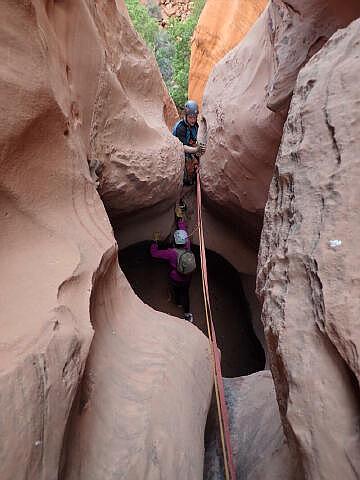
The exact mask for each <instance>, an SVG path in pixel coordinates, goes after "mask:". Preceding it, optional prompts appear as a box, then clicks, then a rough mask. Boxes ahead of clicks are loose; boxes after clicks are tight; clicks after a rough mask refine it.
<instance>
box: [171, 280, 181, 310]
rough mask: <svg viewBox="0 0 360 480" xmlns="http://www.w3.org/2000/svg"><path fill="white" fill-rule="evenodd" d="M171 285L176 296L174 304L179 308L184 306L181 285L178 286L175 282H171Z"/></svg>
mask: <svg viewBox="0 0 360 480" xmlns="http://www.w3.org/2000/svg"><path fill="white" fill-rule="evenodd" d="M170 285H171V289H172V292H173V296H174V303H175V304H176V305H178V306H182V295H181V285H178V284H176V283H175V282H170Z"/></svg>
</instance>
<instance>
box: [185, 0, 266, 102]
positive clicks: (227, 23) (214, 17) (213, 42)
mask: <svg viewBox="0 0 360 480" xmlns="http://www.w3.org/2000/svg"><path fill="white" fill-rule="evenodd" d="M267 3H268V0H207V2H206V3H205V6H204V9H203V11H202V12H201V15H200V18H199V21H198V24H197V26H196V28H195V31H194V34H193V37H192V43H191V58H190V72H189V98H193V99H195V100H197V102H198V103H199V105H201V101H202V96H203V92H204V89H205V85H206V82H207V80H208V78H209V75H210V72H211V70H212V69H213V67H214V65H215V64H216V63H217V62H218V61H219V60H221V59H222V58H223V57H224V56H225V55H226V54H227V53H228V52H229V51H230V50H231V49H232V48H234V47H235V46H236V45H237V44H238V43H239V42H240V40H241V39H242V38H243V37H244V36H245V35H246V33H247V32H248V31H249V29H250V28H251V27H252V25H253V24H254V22H255V20H256V19H257V18H258V17H259V15H260V14H261V12H262V11H263V10H264V8H265V7H266V5H267Z"/></svg>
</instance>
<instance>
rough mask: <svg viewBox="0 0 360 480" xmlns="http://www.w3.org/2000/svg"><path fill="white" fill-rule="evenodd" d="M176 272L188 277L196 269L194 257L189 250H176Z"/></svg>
mask: <svg viewBox="0 0 360 480" xmlns="http://www.w3.org/2000/svg"><path fill="white" fill-rule="evenodd" d="M176 253H177V262H176V270H177V271H178V272H179V273H181V274H182V275H189V274H190V273H192V272H193V271H194V270H195V269H196V260H195V255H194V254H193V252H192V251H191V250H183V249H178V248H177V249H176Z"/></svg>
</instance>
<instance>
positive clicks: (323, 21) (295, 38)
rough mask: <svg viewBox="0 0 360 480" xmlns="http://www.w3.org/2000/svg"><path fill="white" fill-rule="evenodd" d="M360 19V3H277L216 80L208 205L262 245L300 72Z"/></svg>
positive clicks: (209, 117) (210, 110)
mask: <svg viewBox="0 0 360 480" xmlns="http://www.w3.org/2000/svg"><path fill="white" fill-rule="evenodd" d="M359 15H360V4H359V3H358V2H354V1H350V0H349V1H345V2H340V1H338V2H336V1H335V0H334V1H333V2H331V3H329V2H327V1H303V0H301V1H294V0H293V1H291V2H283V1H272V2H270V3H269V5H268V7H267V8H266V10H265V11H264V12H263V14H262V15H261V17H260V18H259V19H258V21H257V22H256V23H255V25H254V27H253V28H252V29H251V31H250V32H249V33H248V34H247V35H246V37H245V38H244V39H243V40H242V41H241V42H240V44H239V45H238V46H237V47H235V48H234V49H233V50H232V51H231V52H230V53H228V54H227V55H226V56H225V57H224V58H223V59H222V60H221V61H220V62H219V63H218V64H217V65H216V67H215V68H214V70H213V71H212V74H211V75H210V78H209V80H208V83H207V86H206V90H205V94H204V100H203V114H204V117H205V121H206V127H207V129H206V132H207V143H208V148H207V152H206V155H205V156H204V157H203V170H202V179H203V187H204V192H205V195H206V199H207V202H208V206H209V207H210V206H211V208H212V209H213V210H214V211H215V210H216V211H218V212H219V213H220V214H221V215H222V216H227V217H228V218H229V220H230V221H233V223H235V224H237V225H239V228H241V229H242V235H243V236H244V237H248V239H249V242H252V243H253V244H254V246H255V247H256V246H257V244H258V241H259V237H260V231H261V225H262V215H263V209H264V206H265V203H266V199H267V194H268V188H269V184H270V180H271V177H272V174H273V168H274V163H275V158H276V154H277V151H278V147H279V144H280V139H281V135H282V129H283V124H284V121H285V119H286V115H287V109H288V103H289V99H290V96H291V93H292V90H293V87H294V83H295V80H296V77H297V74H298V72H299V69H300V68H301V67H302V66H303V65H304V64H305V63H306V62H307V61H308V59H309V58H310V57H311V56H312V55H313V54H314V53H316V51H317V50H318V49H319V48H321V46H322V45H323V44H324V43H325V41H326V40H327V39H328V38H329V37H330V36H331V35H332V34H333V33H334V32H335V31H336V30H337V29H338V28H339V27H342V26H346V25H347V24H348V23H349V22H350V21H351V20H352V19H354V18H356V17H357V16H359ZM204 126H205V125H204Z"/></svg>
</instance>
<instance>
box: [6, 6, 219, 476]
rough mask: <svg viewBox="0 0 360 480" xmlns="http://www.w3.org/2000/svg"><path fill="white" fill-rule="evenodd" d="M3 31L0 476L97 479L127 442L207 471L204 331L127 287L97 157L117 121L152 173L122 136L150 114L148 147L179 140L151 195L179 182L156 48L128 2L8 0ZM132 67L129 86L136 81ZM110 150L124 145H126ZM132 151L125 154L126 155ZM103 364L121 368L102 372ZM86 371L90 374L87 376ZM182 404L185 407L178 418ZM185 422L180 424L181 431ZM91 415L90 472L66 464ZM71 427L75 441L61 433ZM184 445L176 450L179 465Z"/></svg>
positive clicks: (85, 459) (176, 469)
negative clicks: (99, 455)
mask: <svg viewBox="0 0 360 480" xmlns="http://www.w3.org/2000/svg"><path fill="white" fill-rule="evenodd" d="M5 3H6V4H5ZM0 39H1V42H0V50H1V58H2V59H4V61H3V63H2V67H1V71H0V86H1V89H0V91H1V110H0V115H1V120H2V121H1V127H0V143H1V145H2V154H1V158H0V164H1V171H2V175H1V180H0V197H1V198H0V218H1V229H0V239H1V253H0V270H1V280H0V303H1V318H0V336H1V348H0V359H1V362H0V391H1V396H0V407H1V408H0V430H1V436H2V438H1V442H0V472H1V473H0V477H1V480H24V479H25V478H26V479H27V480H38V479H44V480H45V479H46V480H59V479H60V478H61V480H66V478H73V477H72V476H73V475H76V478H78V479H80V478H84V479H85V478H86V479H87V480H88V479H90V478H97V479H98V478H100V477H102V476H103V475H105V476H106V471H108V470H109V469H111V471H112V472H114V475H115V474H116V475H120V474H122V473H123V465H122V464H121V463H119V462H118V459H119V452H122V458H124V457H125V456H126V455H125V453H124V452H126V451H127V452H128V455H127V457H128V461H129V462H130V463H132V464H133V463H135V462H136V463H137V464H140V460H139V457H141V462H142V464H143V465H144V464H145V463H147V465H150V464H151V463H152V462H153V461H154V462H156V469H157V471H158V472H160V473H159V475H160V476H161V475H162V473H161V472H164V473H163V476H164V477H166V478H179V479H180V478H181V479H183V478H189V480H190V478H194V477H198V478H200V477H201V471H202V463H203V462H202V453H201V452H202V449H203V442H202V439H201V433H202V430H203V428H204V424H205V413H204V412H206V409H207V405H208V402H209V397H210V393H211V374H210V373H211V372H210V366H209V365H210V364H209V361H208V347H207V341H206V338H205V337H204V336H202V335H201V334H200V333H199V332H197V331H196V329H195V328H193V327H192V326H190V325H185V324H184V323H182V322H180V321H179V320H178V321H176V320H175V319H173V318H171V317H169V316H166V315H164V314H159V313H157V312H155V311H153V310H151V309H150V308H149V307H147V306H145V305H144V304H142V303H141V302H140V301H139V300H138V299H137V297H136V296H135V295H134V293H133V292H132V291H131V290H130V287H129V286H128V284H127V282H126V280H125V278H124V276H123V275H122V274H121V273H120V271H119V268H118V266H117V246H116V243H115V240H114V237H113V234H112V229H111V226H110V224H109V221H108V218H107V215H106V212H105V209H104V207H103V204H102V202H101V201H100V198H99V196H98V194H97V192H96V189H95V186H94V181H93V180H92V178H91V176H90V172H89V166H88V163H87V161H88V162H89V163H90V167H92V166H93V165H94V163H93V162H94V161H95V160H96V159H97V153H96V152H98V151H99V149H100V147H99V145H100V146H102V147H104V145H105V138H106V137H107V135H108V136H110V133H111V134H112V135H113V139H115V137H116V135H115V126H114V125H115V124H116V125H117V137H118V138H120V139H121V144H122V145H123V146H124V152H125V150H126V152H128V155H129V157H126V156H125V153H124V157H123V158H124V165H127V164H129V163H131V162H134V167H133V170H132V171H133V172H137V169H139V171H140V170H141V166H139V167H136V166H135V160H136V159H137V160H139V159H141V158H143V157H141V155H140V153H139V151H138V152H137V153H136V151H135V154H134V156H133V157H131V158H130V153H131V152H132V151H133V150H132V147H131V148H130V147H126V148H125V145H126V140H125V139H126V138H127V140H128V142H129V144H128V145H130V144H131V141H130V140H131V138H130V136H129V135H130V134H129V132H130V130H129V129H128V130H127V129H126V128H127V127H126V125H127V122H128V121H130V122H131V121H133V122H135V121H136V122H138V123H139V124H140V125H141V126H142V127H141V128H142V130H141V131H142V133H143V134H146V133H148V138H150V137H151V145H154V144H153V138H154V137H153V134H154V129H156V128H157V127H158V126H159V125H160V124H161V125H160V126H161V128H160V127H159V128H158V129H157V140H158V149H157V150H156V149H154V152H155V153H158V154H159V155H161V154H162V153H161V152H163V151H164V150H165V145H167V148H168V152H167V157H166V159H167V162H168V163H169V164H170V167H169V168H170V173H169V176H168V177H166V180H164V175H163V174H161V175H160V173H158V174H157V173H156V172H157V170H156V169H157V168H160V169H161V168H162V165H159V162H158V160H157V161H155V160H154V167H153V170H152V178H155V179H157V180H155V181H154V180H153V183H152V187H153V188H155V186H156V181H158V182H159V183H161V192H160V194H159V195H157V196H156V198H155V200H154V201H158V199H159V196H160V198H162V197H161V195H166V194H167V193H166V192H168V191H169V190H170V189H171V188H174V186H176V185H177V183H178V182H179V181H180V179H181V175H180V170H181V165H180V163H181V161H180V160H179V158H180V157H178V156H177V154H174V151H175V152H176V148H177V143H176V141H175V142H174V140H173V139H172V136H171V134H170V133H169V132H168V130H167V128H166V125H165V121H163V120H162V118H163V117H164V119H165V113H166V112H165V113H164V115H163V108H165V107H164V106H165V105H166V102H168V100H166V101H165V102H164V103H163V102H162V98H163V96H164V95H165V94H164V89H163V84H162V83H161V82H160V81H157V79H158V80H159V79H160V77H159V74H158V71H157V70H156V71H155V69H154V68H153V63H151V61H149V63H148V61H147V60H146V59H145V55H148V54H147V53H146V52H145V49H144V48H143V47H140V41H139V40H138V38H137V37H136V35H135V34H134V32H133V30H132V28H131V27H130V25H129V21H128V16H127V13H126V11H125V7H124V4H123V2H121V1H117V2H115V1H107V2H97V1H82V0H78V1H76V2H43V1H40V0H34V1H26V2H22V1H18V2H3V5H2V9H1V29H0ZM111 45H115V46H116V48H115V47H114V48H113V47H112V46H111ZM132 48H134V50H132ZM122 49H123V50H122ZM124 51H126V55H125V54H122V55H121V52H124ZM116 52H117V53H118V54H119V56H118V57H117V55H116ZM139 56H140V58H139ZM147 58H149V57H147ZM141 62H142V64H143V67H144V71H143V76H146V78H147V80H145V79H141V81H142V85H143V90H141V88H139V94H138V96H136V88H135V82H136V81H138V79H139V75H140V66H139V64H140V63H141ZM133 66H134V70H133ZM131 81H132V82H133V87H132V89H130V88H128V89H127V90H126V88H125V87H126V85H127V84H129V83H131ZM144 85H145V87H144ZM155 86H156V92H155V91H154V90H151V89H152V88H153V89H155ZM114 92H118V94H117V97H116V98H117V100H116V101H115V102H114V95H115V93H114ZM152 92H154V105H152V104H151V101H152V100H151V98H152V97H151V95H152ZM145 97H146V102H145V103H146V108H147V109H146V108H145V106H144V105H143V104H142V102H143V101H144V98H145ZM111 102H113V103H111ZM110 103H111V105H110ZM143 109H144V111H145V112H147V113H146V115H148V117H141V118H140V114H138V113H136V112H138V111H140V110H143ZM106 115H108V122H109V124H107V123H106ZM123 117H124V118H125V119H126V121H124V124H122V123H121V119H122V118H123ZM150 117H152V120H146V118H150ZM129 119H130V120H129ZM161 122H162V123H161ZM122 125H123V128H122ZM155 127H156V128H155ZM126 132H127V133H128V135H125V134H126ZM114 141H115V140H114ZM109 144H110V142H109ZM114 145H115V143H114ZM114 145H113V146H114ZM144 145H145V143H144ZM170 147H174V148H171V149H170ZM153 148H154V147H153ZM100 150H101V149H100ZM101 151H102V150H101ZM111 152H113V153H112V154H114V155H115V156H117V150H116V145H115V146H114V148H113V149H111ZM99 158H100V163H101V162H102V160H103V158H102V157H100V155H99ZM146 161H150V160H146ZM146 161H145V160H144V163H145V164H146ZM163 161H164V162H165V160H164V158H163ZM177 162H178V163H177ZM109 163H110V162H109ZM121 165H122V164H121V162H120V160H119V157H117V163H116V168H117V169H121V168H123V167H122V166H121ZM106 168H107V167H106V161H105V160H104V169H105V170H106ZM109 168H111V167H109ZM124 170H126V171H128V170H127V168H125V167H124ZM139 175H140V174H139ZM139 175H138V176H137V175H135V174H134V176H133V177H131V176H130V177H127V176H126V174H125V176H124V178H127V179H128V182H129V184H131V185H132V187H131V188H133V189H135V187H136V188H137V189H138V191H139V193H141V192H142V191H143V192H144V198H143V201H144V203H145V202H146V201H149V202H151V201H152V200H151V198H152V197H151V194H148V193H146V192H147V189H148V186H145V187H142V186H141V185H142V183H141V182H139V181H138V179H139ZM102 182H103V185H106V180H104V178H103V179H102ZM150 183H151V182H150ZM129 188H130V187H129ZM142 188H143V190H142ZM175 190H176V189H175ZM117 195H118V197H117V198H118V201H119V202H120V205H121V209H123V210H126V209H127V210H131V209H132V208H133V204H132V200H131V199H130V198H129V197H128V193H126V192H123V191H122V189H121V188H119V189H118V191H117ZM140 197H141V195H140ZM126 202H127V203H126ZM139 204H140V200H139V199H138V198H137V199H136V205H139ZM115 207H116V205H115ZM108 271H109V272H111V275H110V274H106V272H108ZM113 306H116V308H115V310H116V311H115V310H113V309H112V307H113ZM112 328H114V329H119V332H120V337H119V335H114V334H113V333H112ZM159 329H160V331H159ZM94 330H95V335H94ZM140 331H141V332H140ZM139 332H140V333H139ZM109 336H110V341H111V342H112V343H111V342H110V343H109ZM93 337H94V338H93ZM89 349H90V355H89ZM110 352H111V357H110V356H109V354H110ZM177 356H178V358H177V359H176V361H175V357H177ZM86 362H88V365H87V366H86V368H85V365H86ZM94 362H95V364H96V365H95V367H96V368H95V367H94ZM104 365H105V366H106V369H108V371H109V372H111V376H106V374H105V372H104V371H103V370H101V369H102V368H103V366H104ZM84 370H85V371H86V372H87V373H86V379H87V380H86V381H84V382H83V383H81V382H82V376H83V372H84ZM92 371H95V375H91V372H92ZM189 377H190V380H189ZM199 377H201V380H200V378H199ZM89 378H90V379H91V381H90V380H88V379H89ZM114 379H116V387H114V388H112V387H113V383H114ZM194 382H199V384H201V386H202V387H201V389H198V390H196V389H195V387H194ZM201 382H202V383H201ZM110 383H111V388H110ZM184 383H186V385H184ZM89 385H90V386H89ZM190 388H192V392H190V390H189V389H190ZM109 390H111V391H109ZM134 392H135V393H136V392H138V396H136V395H135V393H134ZM105 393H106V395H107V400H106V401H105V400H104V399H103V398H102V397H101V395H104V394H105ZM98 395H100V396H98ZM131 395H132V398H133V403H132V402H131ZM75 397H76V398H79V399H81V401H82V403H81V405H82V407H81V408H82V410H81V409H80V411H81V412H83V413H82V418H83V417H84V418H85V417H86V426H83V424H82V422H77V421H76V418H75V417H77V415H79V409H77V406H78V405H79V404H78V403H76V402H75V403H74V398H75ZM84 398H85V403H84ZM192 400H193V401H194V402H192ZM127 401H129V403H126V402H127ZM83 403H84V405H83ZM120 405H121V407H124V408H119V406H120ZM195 405H196V407H195ZM75 406H76V407H75ZM85 407H86V408H85ZM103 407H104V408H106V411H104V412H102V411H101V409H102V408H103ZM195 408H196V409H197V410H196V415H195V413H194V409H195ZM181 409H183V410H181ZM199 409H200V410H199ZM137 410H138V411H139V412H141V415H143V416H142V417H141V415H140V414H139V418H138V421H139V424H138V425H137V426H136V431H137V432H138V437H137V440H136V441H134V442H135V443H136V445H137V446H138V445H140V444H141V445H142V450H140V449H139V450H137V452H138V453H136V452H135V451H134V450H129V446H130V445H131V443H130V442H129V437H132V433H133V431H132V427H133V426H134V428H135V420H134V418H133V417H132V416H131V412H133V413H134V415H135V416H136V417H138V416H137V414H136V411H137ZM160 411H161V422H162V423H161V422H160V419H159V417H160V413H159V412H160ZM84 412H86V415H85V414H84ZM181 412H184V413H186V414H188V416H186V415H184V416H182V417H181V420H180V419H179V415H180V414H181ZM199 412H200V414H198V413H199ZM140 417H141V418H140ZM185 417H186V418H185ZM114 419H116V421H115V420H114ZM175 421H176V422H177V423H178V425H180V424H181V434H180V436H179V437H177V433H176V430H175V429H174V428H173V425H174V422H175ZM99 424H100V426H99ZM140 424H141V425H140ZM73 425H75V427H73ZM88 425H91V431H89V430H88V429H87V426H88ZM119 425H120V426H121V429H119V428H118V426H119ZM74 428H75V430H74ZM79 428H84V432H86V433H87V437H86V451H82V452H81V454H80V453H79V458H81V460H82V468H83V470H80V472H78V471H77V470H72V469H71V468H70V467H69V468H70V469H69V468H68V465H73V463H72V460H71V457H69V456H68V452H69V450H68V446H69V445H71V446H72V448H74V449H77V447H78V445H80V446H79V448H80V449H81V448H82V446H83V444H82V443H81V442H80V441H78V438H79V437H81V435H82V434H81V432H80V431H79ZM126 428H127V430H126ZM70 430H71V431H72V432H74V435H73V437H72V439H70V438H69V437H68V436H66V435H65V433H66V432H69V431H70ZM95 431H96V433H95ZM126 431H127V432H128V436H126V435H125V432H126ZM159 431H161V434H163V435H164V438H165V437H166V445H165V446H164V442H163V441H162V440H161V439H160V440H159V445H155V444H154V443H155V437H156V439H159V438H160V437H161V436H160V434H159ZM122 434H124V435H122ZM132 438H133V437H132ZM161 438H163V437H161ZM70 440H71V441H72V442H71V443H69V442H70ZM179 440H180V443H179ZM99 445H102V448H105V446H106V450H107V453H106V457H104V459H103V461H102V462H103V463H102V464H101V465H102V467H103V471H102V472H101V474H100V473H99V470H96V469H94V472H95V473H92V474H91V473H89V471H88V470H87V469H86V465H90V464H91V462H92V461H93V459H94V452H95V451H96V449H97V448H99ZM179 446H180V449H179ZM182 448H183V450H181V449H182ZM140 451H141V454H140ZM175 452H176V455H177V456H178V457H179V463H177V464H175V463H174V464H173V465H169V463H168V459H169V458H170V457H173V456H175ZM131 455H134V457H133V459H131V458H130V457H131ZM180 458H181V461H180ZM70 461H71V463H69V462H70ZM107 462H108V463H107ZM181 462H182V463H181ZM184 465H186V467H184ZM172 467H173V468H172ZM74 468H75V467H74ZM76 468H77V466H76ZM139 468H140V467H139ZM154 468H155V467H154ZM171 468H172V469H171ZM142 471H144V472H145V474H144V475H143V476H142V474H141V475H140V477H139V478H153V477H151V472H152V471H153V470H151V469H150V467H149V468H148V469H145V468H144V469H143V470H142ZM149 472H150V473H149ZM194 472H195V473H194ZM129 475H130V474H129ZM146 475H149V477H146ZM128 478H130V477H128ZM131 478H134V477H131Z"/></svg>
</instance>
